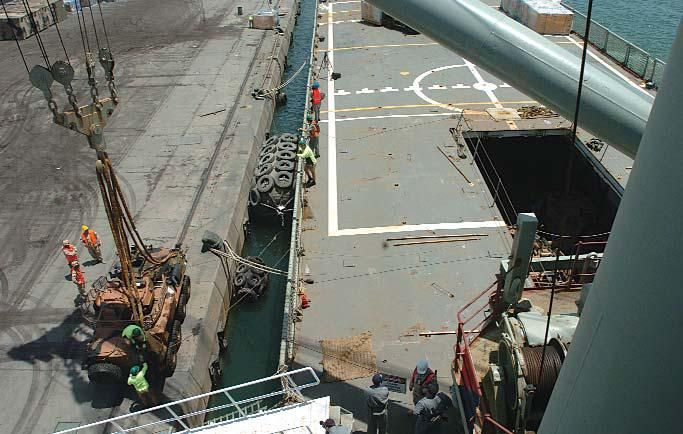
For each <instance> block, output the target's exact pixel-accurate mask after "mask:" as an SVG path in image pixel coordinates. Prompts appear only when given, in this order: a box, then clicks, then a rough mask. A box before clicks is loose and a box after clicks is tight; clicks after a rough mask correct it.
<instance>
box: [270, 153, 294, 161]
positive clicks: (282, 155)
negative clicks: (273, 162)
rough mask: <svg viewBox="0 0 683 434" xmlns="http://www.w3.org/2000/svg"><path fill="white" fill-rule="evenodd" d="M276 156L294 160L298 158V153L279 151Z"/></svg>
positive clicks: (281, 158) (280, 158)
mask: <svg viewBox="0 0 683 434" xmlns="http://www.w3.org/2000/svg"><path fill="white" fill-rule="evenodd" d="M275 158H277V159H278V160H287V161H294V160H296V153H295V152H294V151H277V153H276V154H275Z"/></svg>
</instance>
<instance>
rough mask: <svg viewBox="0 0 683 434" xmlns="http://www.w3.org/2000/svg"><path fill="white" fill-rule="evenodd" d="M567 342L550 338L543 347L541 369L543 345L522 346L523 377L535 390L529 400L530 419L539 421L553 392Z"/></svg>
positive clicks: (564, 355)
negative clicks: (524, 366) (542, 359)
mask: <svg viewBox="0 0 683 434" xmlns="http://www.w3.org/2000/svg"><path fill="white" fill-rule="evenodd" d="M567 347H568V344H563V343H562V342H560V341H559V340H557V339H554V338H553V339H551V340H550V342H549V343H548V345H546V348H545V361H544V362H543V366H542V369H541V358H542V357H543V347H542V346H541V347H522V348H521V351H522V356H523V357H524V361H525V363H526V370H525V375H524V379H525V380H526V382H527V384H532V385H533V386H534V387H535V388H536V391H535V392H534V396H533V400H532V402H531V411H530V414H529V420H530V421H539V422H540V419H541V418H542V417H543V412H544V411H545V409H546V407H547V406H548V401H549V400H550V395H551V394H552V393H553V388H554V387H555V382H556V381H557V377H558V376H559V375H560V369H561V368H562V363H563V362H564V359H565V357H566V349H567Z"/></svg>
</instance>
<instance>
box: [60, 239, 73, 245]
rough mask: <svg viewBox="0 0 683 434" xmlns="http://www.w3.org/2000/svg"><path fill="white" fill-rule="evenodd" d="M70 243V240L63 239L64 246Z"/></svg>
mask: <svg viewBox="0 0 683 434" xmlns="http://www.w3.org/2000/svg"><path fill="white" fill-rule="evenodd" d="M69 244H71V243H70V242H69V240H64V241H62V246H68V245H69Z"/></svg>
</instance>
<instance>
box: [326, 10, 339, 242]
mask: <svg viewBox="0 0 683 434" xmlns="http://www.w3.org/2000/svg"><path fill="white" fill-rule="evenodd" d="M332 8H333V5H332V3H330V4H329V10H330V12H332ZM327 24H328V29H327V50H328V53H327V58H328V59H329V61H330V65H332V68H328V71H327V74H328V75H327V110H328V113H327V146H328V148H327V172H328V174H329V176H328V180H327V208H328V209H327V231H328V233H332V232H336V231H337V229H339V214H338V212H339V210H338V209H337V128H336V127H337V125H336V120H337V118H336V114H335V105H334V80H332V69H333V68H334V24H333V21H332V14H329V15H328V16H327Z"/></svg>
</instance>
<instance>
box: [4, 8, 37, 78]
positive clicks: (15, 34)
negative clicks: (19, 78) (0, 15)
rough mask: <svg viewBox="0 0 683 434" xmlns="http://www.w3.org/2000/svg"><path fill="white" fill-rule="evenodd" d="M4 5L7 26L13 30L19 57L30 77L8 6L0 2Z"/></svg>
mask: <svg viewBox="0 0 683 434" xmlns="http://www.w3.org/2000/svg"><path fill="white" fill-rule="evenodd" d="M0 4H2V10H3V11H5V17H6V18H7V25H8V26H10V28H11V29H12V36H13V37H14V42H15V43H16V44H17V50H19V55H20V56H21V60H22V62H24V67H25V68H26V74H27V75H28V74H29V73H30V71H29V70H28V64H27V63H26V57H25V56H24V51H23V50H22V49H21V44H19V39H17V32H16V31H15V29H14V27H12V24H11V23H12V20H10V19H9V14H8V13H7V6H5V2H4V1H0Z"/></svg>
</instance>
